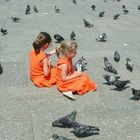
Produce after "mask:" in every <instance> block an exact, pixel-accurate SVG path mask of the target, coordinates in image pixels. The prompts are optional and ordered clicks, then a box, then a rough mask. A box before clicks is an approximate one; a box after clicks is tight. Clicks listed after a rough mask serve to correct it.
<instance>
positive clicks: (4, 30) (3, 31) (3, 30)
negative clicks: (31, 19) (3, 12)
mask: <svg viewBox="0 0 140 140" xmlns="http://www.w3.org/2000/svg"><path fill="white" fill-rule="evenodd" d="M0 31H1V33H2V35H6V34H8V32H7V30H6V29H3V28H1V30H0Z"/></svg>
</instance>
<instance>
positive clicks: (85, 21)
mask: <svg viewBox="0 0 140 140" xmlns="http://www.w3.org/2000/svg"><path fill="white" fill-rule="evenodd" d="M83 21H84V25H85V27H89V28H91V27H93V26H94V25H93V24H91V23H89V22H88V21H87V20H85V19H83Z"/></svg>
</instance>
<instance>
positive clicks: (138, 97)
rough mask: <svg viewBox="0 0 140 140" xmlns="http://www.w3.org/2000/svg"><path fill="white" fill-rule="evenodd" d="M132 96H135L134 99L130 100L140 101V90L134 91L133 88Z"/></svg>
mask: <svg viewBox="0 0 140 140" xmlns="http://www.w3.org/2000/svg"><path fill="white" fill-rule="evenodd" d="M131 90H132V94H133V97H131V98H130V100H136V101H137V100H140V90H138V89H134V88H132V89H131Z"/></svg>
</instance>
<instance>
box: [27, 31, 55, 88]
mask: <svg viewBox="0 0 140 140" xmlns="http://www.w3.org/2000/svg"><path fill="white" fill-rule="evenodd" d="M50 43H51V37H50V35H49V34H48V33H46V32H41V33H40V34H39V35H38V36H37V38H36V40H35V41H34V42H33V49H32V50H31V52H30V79H31V81H32V82H33V83H34V85H36V86H37V87H51V86H52V85H54V84H55V83H56V68H55V67H54V66H52V65H51V61H50V60H49V58H48V56H47V55H46V54H45V52H44V51H45V50H46V49H47V48H48V47H49V44H50Z"/></svg>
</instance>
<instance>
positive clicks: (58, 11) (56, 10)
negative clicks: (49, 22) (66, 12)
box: [54, 5, 60, 13]
mask: <svg viewBox="0 0 140 140" xmlns="http://www.w3.org/2000/svg"><path fill="white" fill-rule="evenodd" d="M54 10H55V13H60V9H59V8H57V7H56V5H55V6H54Z"/></svg>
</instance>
